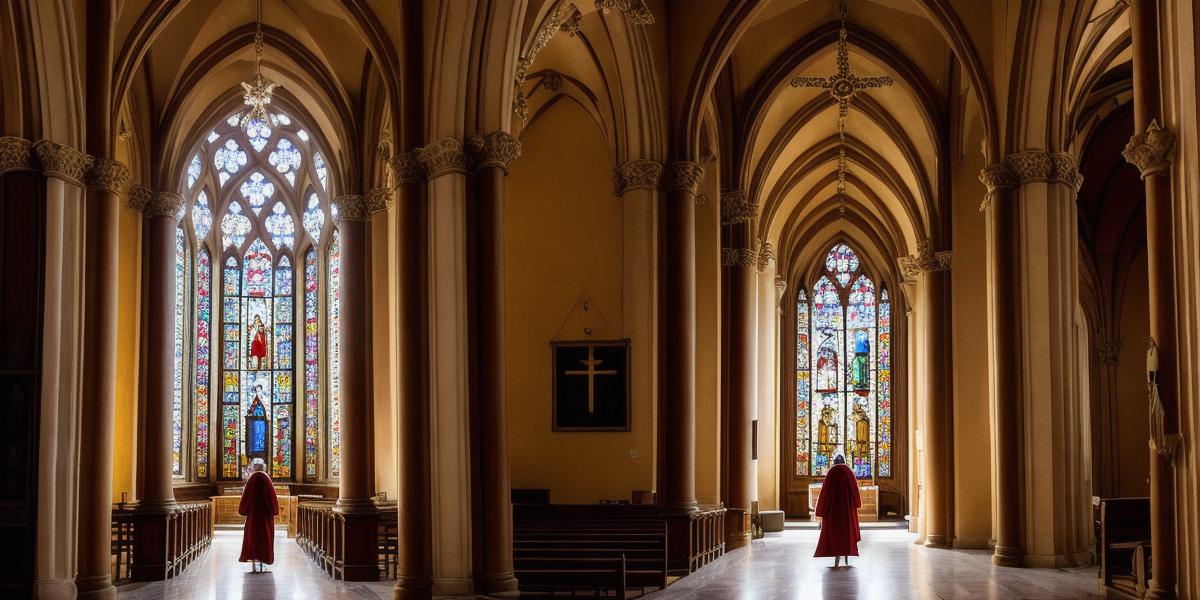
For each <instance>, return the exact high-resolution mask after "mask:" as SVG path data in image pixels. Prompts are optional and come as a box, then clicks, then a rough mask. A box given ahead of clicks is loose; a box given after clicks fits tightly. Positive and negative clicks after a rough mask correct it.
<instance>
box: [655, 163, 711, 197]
mask: <svg viewBox="0 0 1200 600" xmlns="http://www.w3.org/2000/svg"><path fill="white" fill-rule="evenodd" d="M702 177H704V167H701V166H700V163H698V162H695V161H691V160H680V161H675V162H673V163H670V164H669V165H667V169H666V172H665V173H664V174H663V187H664V188H666V189H667V190H682V191H685V192H690V193H692V194H695V193H696V188H697V186H699V185H700V179H701V178H702Z"/></svg>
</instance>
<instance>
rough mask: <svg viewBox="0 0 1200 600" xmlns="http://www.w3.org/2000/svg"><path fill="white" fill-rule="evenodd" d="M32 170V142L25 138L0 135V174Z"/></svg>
mask: <svg viewBox="0 0 1200 600" xmlns="http://www.w3.org/2000/svg"><path fill="white" fill-rule="evenodd" d="M33 170H35V167H34V164H33V144H32V143H31V142H30V141H29V140H27V139H25V138H19V137H11V136H4V137H0V175H4V174H5V173H8V172H9V171H33Z"/></svg>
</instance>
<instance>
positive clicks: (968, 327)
mask: <svg viewBox="0 0 1200 600" xmlns="http://www.w3.org/2000/svg"><path fill="white" fill-rule="evenodd" d="M965 147H966V148H967V149H968V151H967V152H966V156H965V157H964V160H963V162H962V163H961V164H957V165H955V172H954V211H953V221H954V224H953V228H954V256H953V263H952V264H953V267H952V269H951V271H950V273H951V281H952V310H953V318H954V323H953V335H954V352H953V360H954V400H953V407H954V506H955V512H954V536H955V538H956V539H955V545H956V546H959V547H969V548H986V547H987V543H988V539H989V538H990V537H991V438H990V433H989V427H990V425H989V419H990V414H989V413H990V408H989V399H988V393H989V390H988V345H987V333H988V331H987V323H988V319H987V262H986V259H987V248H986V246H985V244H986V239H987V235H986V231H985V229H986V221H985V219H984V215H983V213H981V212H979V203H980V201H982V199H983V186H981V185H980V184H979V180H978V178H977V174H978V173H979V170H980V169H982V168H983V157H982V156H981V155H980V154H979V152H976V151H975V150H974V149H975V148H978V147H979V134H978V131H976V132H975V135H973V136H970V139H969V140H968V141H967V142H966V145H965Z"/></svg>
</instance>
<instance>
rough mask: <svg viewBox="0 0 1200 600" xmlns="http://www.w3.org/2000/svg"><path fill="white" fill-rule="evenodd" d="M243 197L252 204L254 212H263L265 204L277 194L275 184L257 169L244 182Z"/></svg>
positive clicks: (251, 207)
mask: <svg viewBox="0 0 1200 600" xmlns="http://www.w3.org/2000/svg"><path fill="white" fill-rule="evenodd" d="M241 192H242V197H243V198H245V199H246V203H247V204H249V205H250V210H252V211H254V214H256V215H257V214H259V213H261V212H262V209H263V206H265V205H266V204H267V201H268V200H270V199H271V196H274V195H275V184H274V183H271V180H270V179H267V176H266V175H263V174H262V173H261V172H259V171H255V172H253V173H251V174H250V176H249V177H247V178H246V180H245V181H243V182H242V187H241Z"/></svg>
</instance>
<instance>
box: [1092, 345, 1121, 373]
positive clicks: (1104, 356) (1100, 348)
mask: <svg viewBox="0 0 1200 600" xmlns="http://www.w3.org/2000/svg"><path fill="white" fill-rule="evenodd" d="M1096 354H1097V358H1098V359H1099V362H1100V365H1101V366H1104V367H1115V366H1117V365H1119V364H1121V342H1120V341H1113V342H1100V343H1099V344H1096Z"/></svg>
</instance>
